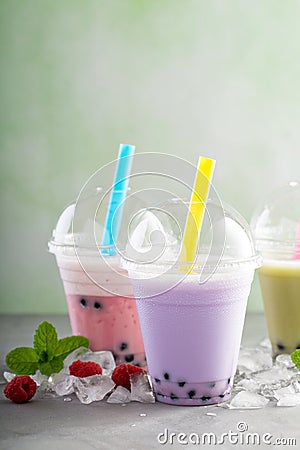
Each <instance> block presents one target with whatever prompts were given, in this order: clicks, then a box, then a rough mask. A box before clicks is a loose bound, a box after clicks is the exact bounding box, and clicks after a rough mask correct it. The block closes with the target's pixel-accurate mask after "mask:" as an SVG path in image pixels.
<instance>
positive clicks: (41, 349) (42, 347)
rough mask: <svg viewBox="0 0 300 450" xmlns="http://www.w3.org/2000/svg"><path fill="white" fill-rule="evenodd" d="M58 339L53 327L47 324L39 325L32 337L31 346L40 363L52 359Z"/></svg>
mask: <svg viewBox="0 0 300 450" xmlns="http://www.w3.org/2000/svg"><path fill="white" fill-rule="evenodd" d="M57 342H58V338H57V332H56V329H55V327H54V326H53V325H52V324H51V323H49V322H46V321H45V322H43V323H41V324H40V325H39V326H38V328H37V330H36V332H35V335H34V340H33V345H34V349H35V351H36V353H37V354H38V355H39V360H40V362H48V361H51V359H52V358H53V357H54V352H55V348H56V346H57Z"/></svg>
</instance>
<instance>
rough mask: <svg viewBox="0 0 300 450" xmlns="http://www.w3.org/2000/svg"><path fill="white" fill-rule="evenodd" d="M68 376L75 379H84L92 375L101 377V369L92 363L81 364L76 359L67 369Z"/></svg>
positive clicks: (81, 362)
mask: <svg viewBox="0 0 300 450" xmlns="http://www.w3.org/2000/svg"><path fill="white" fill-rule="evenodd" d="M69 371H70V375H74V376H75V377H79V378H85V377H90V376H92V375H102V367H101V366H100V365H99V364H97V363H95V362H93V361H87V362H83V361H80V359H78V360H77V361H74V362H73V363H72V364H71V365H70V367H69Z"/></svg>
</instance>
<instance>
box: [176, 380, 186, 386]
mask: <svg viewBox="0 0 300 450" xmlns="http://www.w3.org/2000/svg"><path fill="white" fill-rule="evenodd" d="M185 383H186V381H178V386H179V387H183V386H184V385H185Z"/></svg>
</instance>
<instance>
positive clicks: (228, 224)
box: [123, 200, 260, 405]
mask: <svg viewBox="0 0 300 450" xmlns="http://www.w3.org/2000/svg"><path fill="white" fill-rule="evenodd" d="M187 208H188V206H187V205H186V204H183V203H182V202H181V201H178V200H174V201H173V203H172V202H171V203H169V204H167V205H164V206H163V207H162V208H161V209H160V210H157V211H153V210H152V211H146V212H145V213H144V214H141V216H140V217H138V218H137V220H136V223H135V227H134V228H133V230H132V232H131V236H130V240H129V245H128V248H127V250H126V255H125V258H124V260H123V265H124V266H125V267H126V268H127V270H128V273H129V276H130V278H131V282H132V285H133V290H134V294H135V297H136V302H137V308H138V313H139V318H140V323H141V329H142V334H143V339H144V345H145V351H146V357H147V363H148V370H149V373H150V375H151V378H152V383H153V387H154V392H155V396H156V399H157V400H158V401H159V402H163V403H168V404H171V405H208V404H214V403H219V402H223V401H226V400H228V399H229V398H230V395H231V388H232V384H233V378H234V375H235V372H236V367H237V361H238V354H239V348H240V342H241V337H242V331H243V325H244V318H245V312H246V305H247V299H248V295H249V292H250V288H251V283H252V280H253V276H254V270H255V269H256V267H258V266H259V261H260V259H259V257H258V255H257V253H256V251H255V249H254V245H253V240H252V236H251V232H250V229H249V226H248V224H247V223H246V222H245V221H244V219H243V218H242V217H241V216H240V215H239V214H238V213H237V212H236V211H234V210H233V209H232V208H230V207H226V208H225V209H223V208H222V206H221V205H218V204H211V203H208V205H207V209H206V218H205V220H204V222H205V223H204V224H203V227H202V234H201V239H200V245H199V248H198V255H197V259H196V260H195V261H194V262H193V263H190V262H185V261H181V260H180V261H179V260H178V255H179V253H180V245H181V238H182V233H181V231H182V225H184V218H185V217H186V213H187ZM149 213H150V214H151V216H149ZM152 216H154V217H152ZM208 219H209V220H208ZM147 224H148V225H147ZM143 233H144V236H142V234H143ZM137 243H140V248H138V246H137ZM132 247H133V249H132Z"/></svg>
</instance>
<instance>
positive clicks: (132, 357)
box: [125, 353, 134, 363]
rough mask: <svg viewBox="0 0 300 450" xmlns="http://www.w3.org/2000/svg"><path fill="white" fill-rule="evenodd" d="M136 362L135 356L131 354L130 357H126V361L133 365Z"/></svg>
mask: <svg viewBox="0 0 300 450" xmlns="http://www.w3.org/2000/svg"><path fill="white" fill-rule="evenodd" d="M133 360H134V355H133V354H132V353H131V354H130V355H126V356H125V361H126V362H128V363H131V362H132V361H133Z"/></svg>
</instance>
